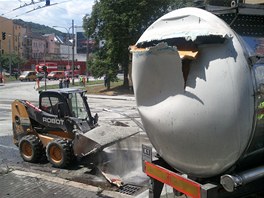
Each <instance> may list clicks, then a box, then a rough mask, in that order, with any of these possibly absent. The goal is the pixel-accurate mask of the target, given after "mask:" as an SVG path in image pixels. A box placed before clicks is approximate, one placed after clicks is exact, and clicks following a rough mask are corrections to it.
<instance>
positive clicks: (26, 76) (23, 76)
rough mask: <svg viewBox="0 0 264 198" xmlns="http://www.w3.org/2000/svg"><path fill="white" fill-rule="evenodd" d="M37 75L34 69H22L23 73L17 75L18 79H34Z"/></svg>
mask: <svg viewBox="0 0 264 198" xmlns="http://www.w3.org/2000/svg"><path fill="white" fill-rule="evenodd" d="M36 78H37V75H36V72H35V71H23V73H22V74H21V75H20V76H19V78H18V79H19V80H21V81H33V80H36Z"/></svg>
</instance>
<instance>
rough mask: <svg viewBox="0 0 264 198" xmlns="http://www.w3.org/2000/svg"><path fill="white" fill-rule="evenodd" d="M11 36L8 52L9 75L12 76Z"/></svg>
mask: <svg viewBox="0 0 264 198" xmlns="http://www.w3.org/2000/svg"><path fill="white" fill-rule="evenodd" d="M10 42H11V41H10V36H9V38H8V50H9V74H10V76H11V72H12V63H11V43H10Z"/></svg>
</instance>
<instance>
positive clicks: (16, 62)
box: [0, 53, 27, 72]
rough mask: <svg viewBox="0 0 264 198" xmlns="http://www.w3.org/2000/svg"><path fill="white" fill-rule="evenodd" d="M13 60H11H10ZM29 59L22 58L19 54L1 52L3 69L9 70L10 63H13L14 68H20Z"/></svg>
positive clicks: (0, 59) (0, 57)
mask: <svg viewBox="0 0 264 198" xmlns="http://www.w3.org/2000/svg"><path fill="white" fill-rule="evenodd" d="M9 61H11V62H9ZM26 62H27V61H26V60H25V59H23V58H20V57H19V56H18V55H17V54H14V53H13V54H10V55H9V54H1V56H0V64H1V66H2V69H4V70H6V71H7V72H9V64H10V63H11V66H12V70H14V69H19V67H20V66H21V65H24V64H25V63H26Z"/></svg>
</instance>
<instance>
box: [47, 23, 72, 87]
mask: <svg viewBox="0 0 264 198" xmlns="http://www.w3.org/2000/svg"><path fill="white" fill-rule="evenodd" d="M52 27H57V28H64V29H65V30H66V31H67V34H68V39H69V38H70V29H72V35H73V39H72V40H73V41H72V85H74V45H75V39H74V21H73V20H72V26H71V27H68V28H67V27H63V26H52ZM67 45H68V65H70V60H69V57H70V46H69V43H68V42H67Z"/></svg>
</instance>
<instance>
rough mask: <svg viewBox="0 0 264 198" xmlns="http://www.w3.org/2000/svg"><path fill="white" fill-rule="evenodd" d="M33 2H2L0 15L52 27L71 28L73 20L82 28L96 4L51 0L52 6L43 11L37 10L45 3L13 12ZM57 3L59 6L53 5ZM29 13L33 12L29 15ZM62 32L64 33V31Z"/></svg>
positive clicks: (70, 0) (82, 1)
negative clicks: (83, 21) (83, 19)
mask: <svg viewBox="0 0 264 198" xmlns="http://www.w3.org/2000/svg"><path fill="white" fill-rule="evenodd" d="M31 2H32V1H31V0H30V1H29V0H27V1H22V0H20V1H18V0H17V1H15V0H10V1H8V0H0V14H1V15H2V16H3V17H6V18H9V19H22V20H24V21H32V22H34V23H38V24H42V25H46V26H50V27H52V26H63V27H70V26H71V25H72V19H73V20H74V23H75V25H77V26H82V18H83V16H84V15H85V14H90V13H91V11H92V6H93V4H94V0H51V1H50V3H51V6H47V7H44V8H41V9H37V8H38V7H39V6H44V5H45V2H41V3H36V4H34V5H31V6H26V7H24V8H20V9H17V10H15V11H13V9H15V8H19V6H23V5H25V3H26V4H29V3H31ZM34 2H38V0H34ZM55 3H57V4H56V5H52V4H55ZM32 10H34V11H32ZM28 11H32V12H29V13H27V12H28ZM60 30H61V31H63V29H60Z"/></svg>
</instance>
